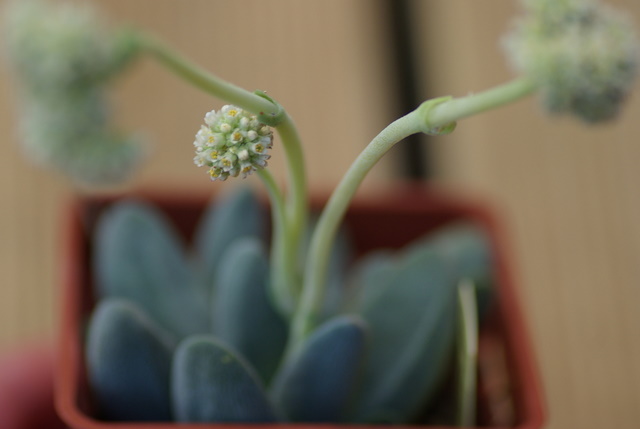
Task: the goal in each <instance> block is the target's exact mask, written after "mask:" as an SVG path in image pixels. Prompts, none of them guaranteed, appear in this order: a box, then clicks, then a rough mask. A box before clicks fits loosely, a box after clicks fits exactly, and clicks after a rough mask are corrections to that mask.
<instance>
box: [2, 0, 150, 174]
mask: <svg viewBox="0 0 640 429" xmlns="http://www.w3.org/2000/svg"><path fill="white" fill-rule="evenodd" d="M5 8H6V13H5V16H4V17H3V18H4V24H5V25H4V28H3V31H4V36H5V37H4V40H2V41H3V42H4V44H5V45H6V51H7V54H8V58H7V59H8V60H9V61H10V63H11V65H12V66H13V69H14V75H15V78H16V81H17V83H19V85H20V89H21V95H23V97H22V98H23V100H22V101H23V106H22V108H23V115H22V116H23V117H22V120H21V122H22V132H23V133H22V134H23V136H22V137H23V138H22V144H23V148H24V150H25V153H26V155H27V157H28V158H29V159H30V160H33V161H35V162H36V163H38V164H41V165H42V166H48V167H53V168H54V169H57V170H61V171H63V172H64V173H65V174H67V175H68V176H70V177H71V178H72V180H74V181H75V182H76V183H79V184H81V185H91V186H96V185H112V184H115V183H117V182H121V181H123V180H126V179H127V178H128V177H129V176H130V175H131V173H132V172H133V171H134V170H135V167H136V166H137V165H138V163H139V162H140V160H141V159H142V156H143V149H142V147H141V146H140V144H139V143H140V142H138V141H137V140H136V139H135V138H132V137H129V136H126V135H124V134H123V133H121V132H119V131H118V130H117V129H115V128H114V125H113V123H112V122H111V117H110V114H109V111H110V106H109V103H108V99H107V89H108V88H107V83H108V81H109V79H111V78H112V77H114V76H115V75H117V74H118V73H119V72H121V71H122V70H123V68H124V67H125V66H126V65H127V64H129V63H130V62H131V61H132V60H133V59H134V58H135V56H136V55H137V53H138V46H137V44H136V43H135V39H134V38H133V37H132V35H131V34H130V33H128V32H123V31H120V32H111V31H108V30H107V29H106V28H105V27H104V26H103V25H102V24H103V22H102V20H101V17H100V15H99V14H98V12H97V11H96V10H94V9H93V8H92V7H91V6H90V5H87V4H80V3H78V2H74V3H70V2H62V3H60V2H58V3H52V2H48V1H42V0H19V1H18V0H12V1H10V2H8V3H7V5H5Z"/></svg>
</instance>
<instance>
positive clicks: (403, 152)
mask: <svg viewBox="0 0 640 429" xmlns="http://www.w3.org/2000/svg"><path fill="white" fill-rule="evenodd" d="M410 3H411V0H383V1H382V4H383V14H384V16H385V17H386V21H387V23H388V34H389V37H390V38H391V43H390V44H389V46H390V48H391V52H390V53H389V58H390V60H391V61H393V67H394V69H393V70H394V76H395V80H396V93H397V94H398V102H399V108H400V110H401V111H400V112H399V114H400V115H404V114H406V113H409V112H410V111H412V110H414V109H415V108H416V107H418V104H420V103H421V102H422V101H423V100H422V99H421V98H420V97H419V95H418V85H417V82H418V80H417V79H418V69H417V67H418V65H417V61H416V47H415V46H416V43H415V39H414V34H415V32H414V28H413V22H414V21H413V20H412V19H411V13H412V10H411V5H410ZM428 140H429V139H428V136H425V135H422V134H415V135H413V136H410V137H408V138H407V139H405V141H404V142H403V143H402V144H401V145H399V146H398V149H396V150H399V151H400V157H399V158H400V161H399V162H400V165H399V166H398V167H397V170H399V173H400V174H401V175H402V176H403V177H405V178H407V179H414V180H419V179H429V178H430V177H431V176H432V174H433V165H432V156H431V155H430V152H431V148H430V143H429V141H428Z"/></svg>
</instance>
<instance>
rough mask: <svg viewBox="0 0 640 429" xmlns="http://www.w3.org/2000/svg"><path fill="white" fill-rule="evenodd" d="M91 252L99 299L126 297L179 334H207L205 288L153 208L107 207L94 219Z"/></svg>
mask: <svg viewBox="0 0 640 429" xmlns="http://www.w3.org/2000/svg"><path fill="white" fill-rule="evenodd" d="M94 250H95V256H94V267H95V272H96V281H97V284H98V290H99V292H100V295H101V296H102V297H113V298H125V299H128V300H130V301H132V302H134V303H135V304H136V305H137V306H138V307H140V308H141V309H143V310H144V311H145V312H146V313H147V314H148V315H149V316H150V317H151V318H152V319H154V320H155V321H156V322H157V323H158V324H160V325H161V326H162V327H164V328H165V329H168V330H170V331H171V332H174V333H176V334H178V335H180V336H185V335H189V334H193V333H201V332H208V328H209V316H208V314H207V312H208V306H207V301H208V292H207V291H206V290H205V289H204V288H203V287H201V286H198V284H197V282H195V281H194V278H193V275H192V272H191V270H190V268H189V265H188V263H187V260H186V256H185V252H184V249H183V247H182V244H181V243H180V240H179V239H178V236H177V234H176V233H175V231H174V230H173V229H172V228H171V226H170V225H169V223H168V221H167V220H166V219H165V218H164V217H163V215H162V214H161V213H160V212H159V211H158V210H156V209H155V208H153V207H151V206H149V205H147V204H144V203H142V202H138V201H132V200H130V201H124V202H121V203H118V204H116V205H115V206H113V207H111V208H110V209H109V210H108V211H107V212H106V213H104V214H103V215H102V217H101V218H100V219H99V222H98V225H97V230H96V235H95V247H94ZM185 309H189V310H188V311H185Z"/></svg>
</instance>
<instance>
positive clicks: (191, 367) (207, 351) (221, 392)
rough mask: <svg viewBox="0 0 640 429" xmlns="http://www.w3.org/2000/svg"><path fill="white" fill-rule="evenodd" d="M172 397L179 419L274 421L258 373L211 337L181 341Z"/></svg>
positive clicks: (173, 376)
mask: <svg viewBox="0 0 640 429" xmlns="http://www.w3.org/2000/svg"><path fill="white" fill-rule="evenodd" d="M171 396H172V404H173V413H174V417H175V419H176V421H178V422H184V423H187V422H190V423H199V422H202V423H205V422H212V423H213V422H215V423H239V422H244V423H269V422H275V421H277V413H276V412H275V410H274V408H273V407H272V406H271V404H270V402H269V399H268V397H267V395H266V393H265V391H264V389H263V388H262V386H261V384H260V381H259V379H258V376H257V374H256V373H255V372H254V371H253V369H252V368H251V367H250V366H249V364H248V363H246V362H245V361H244V360H243V359H242V358H241V357H240V356H238V355H237V353H235V352H233V351H232V350H231V349H229V348H227V347H226V346H224V345H223V344H222V343H221V342H219V341H217V340H215V339H214V338H213V337H206V336H193V337H189V338H187V339H186V340H184V341H183V342H182V343H180V345H179V346H178V349H177V350H176V354H175V357H174V360H173V366H172V372H171Z"/></svg>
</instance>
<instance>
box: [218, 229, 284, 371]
mask: <svg viewBox="0 0 640 429" xmlns="http://www.w3.org/2000/svg"><path fill="white" fill-rule="evenodd" d="M216 274H217V275H216V279H215V283H216V285H217V287H216V291H215V295H214V298H213V316H212V317H213V333H214V335H215V336H216V337H217V338H219V339H220V340H222V341H224V342H225V343H227V344H229V345H231V346H232V347H233V348H234V349H236V350H237V351H238V352H239V353H240V354H241V355H242V356H244V358H246V359H247V360H248V361H249V363H250V364H251V365H252V366H253V367H254V368H255V369H256V371H257V372H258V374H259V375H260V377H261V378H262V380H264V382H265V383H268V382H269V380H270V379H271V377H272V376H273V373H274V372H275V370H276V368H277V366H278V364H279V363H280V357H281V356H282V352H283V350H284V347H285V343H286V340H287V325H286V323H285V321H284V320H283V319H282V316H281V315H280V314H279V313H278V312H277V311H276V310H275V308H274V306H273V304H272V301H271V299H270V296H269V289H268V287H267V282H268V281H269V262H268V258H267V255H266V253H265V250H264V248H263V246H262V244H261V242H260V240H258V239H257V238H241V239H239V240H237V241H235V242H234V243H232V244H231V246H230V247H229V248H228V249H227V253H226V254H225V255H224V256H223V258H222V260H221V264H220V268H219V270H218V272H217V273H216Z"/></svg>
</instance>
